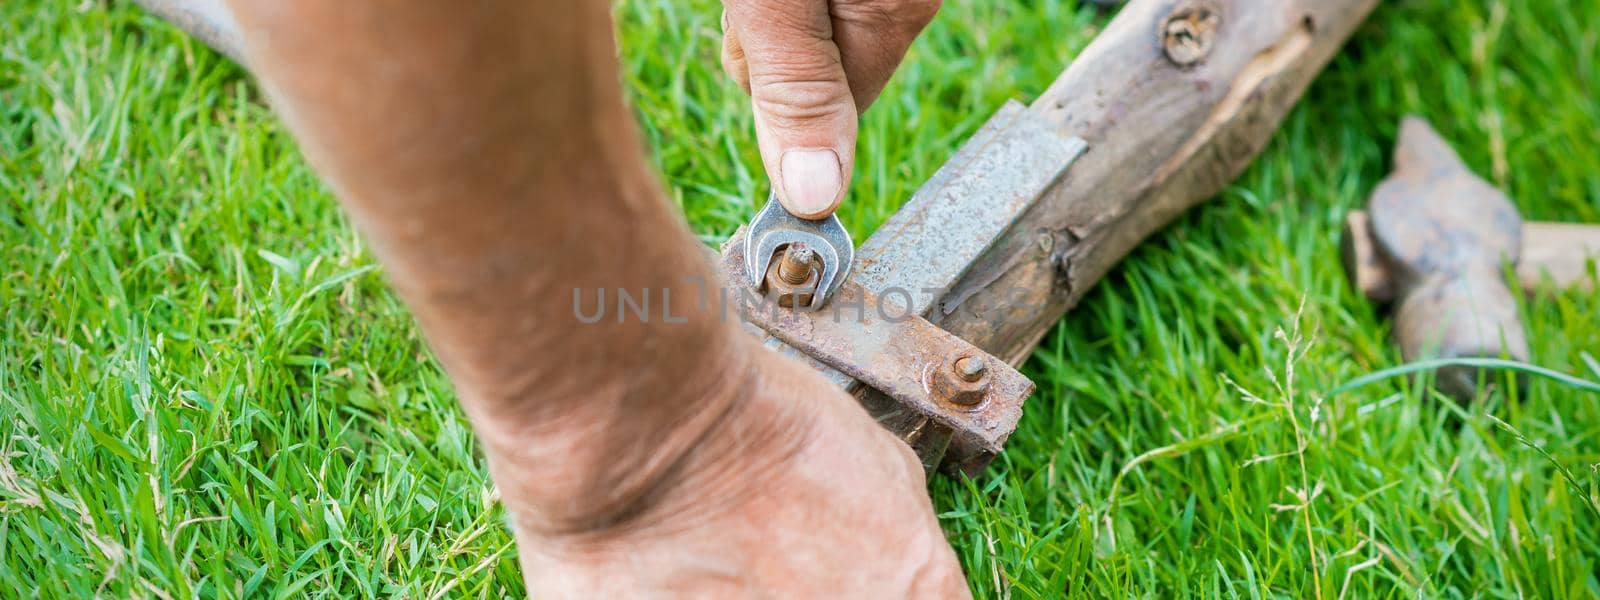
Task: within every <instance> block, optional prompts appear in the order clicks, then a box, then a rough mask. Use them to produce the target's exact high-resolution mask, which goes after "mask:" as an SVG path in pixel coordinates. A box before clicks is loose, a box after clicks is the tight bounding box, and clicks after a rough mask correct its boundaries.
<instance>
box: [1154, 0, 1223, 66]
mask: <svg viewBox="0 0 1600 600" xmlns="http://www.w3.org/2000/svg"><path fill="white" fill-rule="evenodd" d="M1221 22H1222V17H1221V16H1220V15H1218V14H1217V13H1215V12H1212V10H1211V9H1210V8H1209V7H1207V6H1205V5H1203V4H1196V5H1191V6H1185V7H1182V8H1180V9H1179V10H1177V11H1174V12H1173V13H1172V15H1171V16H1169V17H1167V20H1166V21H1165V22H1164V23H1162V25H1161V32H1160V33H1161V47H1162V48H1163V49H1164V50H1166V53H1167V58H1168V59H1170V60H1171V61H1172V63H1173V64H1175V65H1178V66H1180V67H1188V66H1190V65H1193V64H1195V63H1197V62H1199V61H1200V59H1202V58H1205V57H1206V55H1207V54H1210V53H1211V43H1212V41H1213V40H1214V39H1215V38H1216V31H1217V27H1218V25H1220V24H1221Z"/></svg>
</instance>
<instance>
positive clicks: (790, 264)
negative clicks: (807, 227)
mask: <svg viewBox="0 0 1600 600" xmlns="http://www.w3.org/2000/svg"><path fill="white" fill-rule="evenodd" d="M816 255H817V254H816V251H815V250H812V249H810V248H807V247H806V245H805V244H801V243H799V242H796V243H795V244H793V245H791V246H790V247H789V248H788V249H786V250H784V251H783V258H782V259H781V260H779V262H778V277H779V278H780V279H783V281H784V283H787V284H789V285H800V284H802V283H805V282H806V280H808V279H811V261H812V259H813V258H815V257H816Z"/></svg>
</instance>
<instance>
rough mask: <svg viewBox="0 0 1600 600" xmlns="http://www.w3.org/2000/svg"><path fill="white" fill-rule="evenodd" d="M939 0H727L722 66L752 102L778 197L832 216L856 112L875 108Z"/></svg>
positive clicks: (794, 207)
mask: <svg viewBox="0 0 1600 600" xmlns="http://www.w3.org/2000/svg"><path fill="white" fill-rule="evenodd" d="M939 3H940V0H832V1H830V0H723V8H724V12H723V14H722V30H723V39H722V68H723V69H724V70H726V71H727V72H728V74H729V75H731V76H732V77H733V78H734V80H736V81H738V82H739V85H740V86H741V87H743V88H744V90H745V92H747V93H749V94H750V98H751V100H752V103H753V104H754V106H755V121H756V140H757V143H758V144H760V147H761V161H762V163H764V164H765V166H766V169H767V176H768V177H770V178H771V180H772V182H773V187H774V188H775V189H776V191H777V193H778V201H779V202H782V203H783V206H784V208H786V209H788V210H789V212H790V213H792V214H794V215H795V216H798V217H804V218H812V219H820V218H822V217H826V216H828V215H830V214H833V211H834V210H835V209H837V208H838V207H839V202H840V201H841V200H842V199H843V198H844V191H845V190H846V189H847V188H849V185H850V176H851V172H852V171H853V169H854V164H855V152H856V117H857V115H858V114H859V113H860V112H861V111H864V110H866V109H867V107H868V106H871V105H872V101H873V100H876V99H877V97H878V93H879V92H881V91H883V86H884V84H885V83H888V81H889V77H890V76H891V75H893V74H894V70H895V68H896V67H897V66H899V64H900V59H901V58H903V57H905V53H906V48H908V47H910V46H911V41H912V40H913V39H915V38H916V37H917V34H918V33H921V32H922V28H923V27H926V26H927V24H928V22H929V21H931V20H932V19H933V15H934V13H936V12H938V10H939Z"/></svg>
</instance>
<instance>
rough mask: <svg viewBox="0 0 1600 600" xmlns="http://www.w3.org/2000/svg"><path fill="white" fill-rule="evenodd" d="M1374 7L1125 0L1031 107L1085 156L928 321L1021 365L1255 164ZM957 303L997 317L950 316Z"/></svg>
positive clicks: (1307, 0)
mask: <svg viewBox="0 0 1600 600" xmlns="http://www.w3.org/2000/svg"><path fill="white" fill-rule="evenodd" d="M1376 4H1377V0H1178V1H1174V0H1135V1H1134V2H1131V3H1129V4H1128V5H1127V7H1125V8H1124V9H1123V10H1122V12H1121V13H1120V14H1119V15H1117V17H1116V18H1115V19H1114V20H1113V21H1112V22H1111V23H1110V25H1109V26H1107V28H1106V30H1105V32H1104V33H1101V34H1100V36H1099V37H1098V38H1096V39H1095V40H1094V42H1092V43H1091V44H1090V45H1089V46H1088V47H1087V48H1085V49H1084V51H1083V53H1082V54H1080V55H1079V56H1078V58H1077V60H1075V61H1074V62H1073V63H1072V65H1071V67H1069V68H1068V69H1067V70H1066V71H1065V72H1064V73H1062V75H1061V77H1059V78H1058V79H1056V81H1055V83H1054V84H1052V85H1051V86H1050V88H1049V89H1048V90H1046V91H1045V93H1044V94H1043V95H1042V96H1040V97H1039V99H1038V100H1037V101H1035V102H1034V103H1033V105H1032V106H1031V107H1030V110H1033V111H1036V112H1038V113H1039V114H1041V115H1043V116H1045V117H1046V118H1048V119H1050V120H1051V121H1052V122H1055V123H1057V124H1059V125H1060V126H1061V127H1062V129H1063V130H1065V131H1066V132H1067V133H1070V134H1073V135H1078V136H1081V137H1083V138H1084V139H1085V140H1087V141H1088V142H1089V151H1088V153H1087V154H1085V155H1084V156H1083V157H1081V158H1079V159H1078V161H1077V162H1076V163H1075V164H1074V165H1073V166H1072V168H1071V169H1069V170H1068V171H1067V173H1066V175H1065V176H1064V177H1062V179H1061V180H1060V181H1059V182H1057V184H1056V185H1055V186H1054V187H1053V188H1051V190H1050V191H1049V192H1047V193H1046V195H1045V196H1044V197H1043V198H1041V199H1040V200H1039V202H1038V203H1037V204H1035V205H1034V207H1033V208H1032V210H1031V211H1030V212H1029V213H1028V214H1026V215H1025V216H1024V217H1023V218H1022V219H1021V220H1020V221H1019V222H1018V223H1017V224H1016V225H1015V226H1014V227H1012V229H1011V231H1010V233H1009V234H1008V236H1007V237H1006V238H1005V239H1004V240H1002V241H1001V242H1000V243H997V244H996V245H995V247H994V248H993V249H992V250H991V251H990V252H989V253H988V254H987V255H985V256H984V257H983V258H982V259H980V260H979V261H978V263H977V264H974V265H973V266H972V268H971V269H969V270H968V272H967V275H966V276H965V277H964V278H963V279H962V281H961V283H959V284H957V286H956V287H955V288H954V289H953V290H952V291H951V293H950V294H949V295H947V296H946V302H945V306H943V307H942V310H940V311H938V314H935V315H930V318H931V319H932V320H934V321H935V322H936V323H938V324H940V325H941V326H943V327H944V328H945V329H948V330H950V331H952V332H954V333H955V334H956V335H958V336H960V337H962V338H965V339H966V340H968V341H970V342H973V343H974V344H976V345H977V346H979V347H981V348H984V349H985V350H988V351H989V352H991V353H993V354H995V355H997V356H1001V357H1005V358H1006V359H1008V360H1010V361H1012V362H1013V363H1020V362H1021V361H1022V360H1024V359H1026V358H1027V356H1028V354H1029V353H1030V352H1032V350H1033V347H1034V346H1035V345H1036V344H1038V342H1039V340H1040V339H1041V338H1042V337H1044V335H1045V333H1046V332H1048V331H1050V329H1051V327H1052V326H1054V325H1055V323H1056V322H1057V321H1058V320H1060V319H1061V316H1062V315H1063V314H1065V313H1066V311H1067V310H1068V309H1070V308H1072V306H1073V305H1074V304H1076V303H1077V302H1078V301H1079V300H1080V299H1081V298H1083V296H1084V294H1085V293H1087V292H1088V290H1089V289H1090V287H1091V286H1093V285H1094V284H1095V283H1096V282H1098V281H1099V280H1100V278H1101V277H1103V276H1104V275H1105V274H1106V272H1107V271H1109V270H1110V269H1111V268H1112V267H1113V266H1115V265H1116V263H1117V262H1119V261H1121V260H1122V257H1124V256H1126V255H1127V254H1128V252H1129V251H1131V250H1132V249H1133V247H1134V246H1135V245H1137V244H1138V243H1139V242H1140V241H1142V240H1144V239H1145V238H1146V237H1148V236H1149V235H1150V234H1151V233H1152V232H1154V231H1156V230H1157V229H1160V228H1161V227H1164V226H1165V225H1166V224H1167V223H1169V222H1170V221H1171V220H1172V219H1173V218H1174V217H1176V216H1178V215H1179V214H1180V213H1182V212H1183V211H1185V210H1187V209H1188V208H1189V207H1191V206H1194V205H1195V204H1197V203H1199V202H1200V201H1202V200H1205V199H1207V198H1210V197H1212V196H1215V195H1216V194H1217V193H1218V192H1220V191H1221V190H1222V188H1223V186H1224V185H1226V184H1227V183H1228V182H1230V181H1232V180H1233V179H1234V178H1235V177H1237V176H1238V175H1239V173H1241V172H1242V171H1243V170H1244V169H1245V167H1246V166H1248V165H1249V164H1250V162H1251V161H1252V160H1254V159H1255V157H1256V155H1257V154H1259V153H1260V152H1261V149H1262V148H1263V147H1265V146H1266V143H1267V140H1268V139H1270V138H1271V136H1272V134H1273V132H1274V131H1275V130H1276V129H1277V127H1278V124H1279V122H1281V121H1282V119H1283V117H1284V116H1285V115H1286V114H1287V113H1288V112H1289V109H1290V108H1292V107H1293V106H1294V104H1295V102H1296V101H1297V100H1298V99H1299V98H1300V95H1301V94H1302V93H1303V92H1304V91H1305V89H1306V87H1307V86H1308V85H1309V84H1310V82H1311V80H1312V79H1313V78H1314V77H1315V76H1316V74H1317V73H1318V72H1319V71H1321V70H1322V67H1323V66H1324V65H1325V64H1327V62H1328V61H1329V59H1331V58H1332V57H1333V56H1334V54H1335V53H1336V52H1338V50H1339V48H1340V46H1342V45H1343V44H1344V42H1345V40H1346V39H1347V38H1349V37H1350V35H1351V33H1352V32H1354V31H1355V29H1356V27H1357V26H1358V25H1360V23H1361V22H1362V21H1363V20H1364V19H1365V18H1366V16H1367V15H1368V14H1369V13H1370V12H1371V11H1372V9H1373V7H1374V6H1375V5H1376ZM1019 292H1020V293H1021V297H1020V298H1019V297H1018V296H1017V294H1018V293H1019ZM967 302H975V303H977V305H979V306H987V307H993V306H1008V307H1010V309H1009V314H999V315H997V314H994V311H986V312H984V313H983V314H974V312H976V311H968V310H960V306H959V304H961V303H967ZM953 450H955V449H953Z"/></svg>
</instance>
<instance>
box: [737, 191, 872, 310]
mask: <svg viewBox="0 0 1600 600" xmlns="http://www.w3.org/2000/svg"><path fill="white" fill-rule="evenodd" d="M745 235H746V236H747V237H746V239H745V247H746V248H747V251H746V252H745V258H744V267H745V275H746V276H747V277H748V278H749V281H750V285H751V287H754V288H757V289H760V288H761V286H762V283H763V282H764V281H765V279H766V277H767V270H768V268H769V267H771V266H772V261H773V260H774V258H775V257H776V256H777V254H778V251H779V250H783V249H784V248H785V247H797V246H795V245H796V244H804V245H805V247H806V248H809V249H811V250H812V251H813V252H815V253H816V257H817V259H818V260H819V261H821V263H822V266H821V269H820V270H821V276H820V277H819V278H818V280H817V287H816V290H815V291H814V292H813V295H812V296H811V303H810V305H809V306H808V307H807V308H819V307H821V306H822V305H823V303H825V302H827V301H828V298H830V297H832V296H833V294H834V293H835V292H837V291H839V286H841V285H844V280H845V277H846V276H848V275H850V263H851V262H853V261H854V260H855V256H856V248H855V245H854V243H852V242H851V241H850V232H848V231H845V229H844V225H843V224H842V223H840V222H839V217H838V216H836V215H828V216H827V217H824V218H821V219H816V220H812V219H802V218H800V217H796V216H794V215H792V214H789V211H788V210H787V209H785V208H783V205H782V204H780V203H779V202H778V194H777V193H776V192H774V193H773V194H771V195H770V196H767V205H766V206H764V207H762V208H761V212H759V213H756V217H755V218H754V219H751V221H750V226H749V227H747V228H746V234H745Z"/></svg>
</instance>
